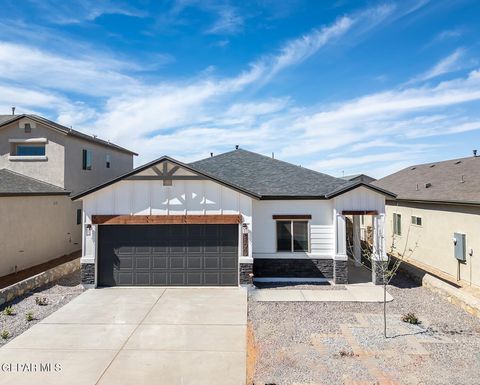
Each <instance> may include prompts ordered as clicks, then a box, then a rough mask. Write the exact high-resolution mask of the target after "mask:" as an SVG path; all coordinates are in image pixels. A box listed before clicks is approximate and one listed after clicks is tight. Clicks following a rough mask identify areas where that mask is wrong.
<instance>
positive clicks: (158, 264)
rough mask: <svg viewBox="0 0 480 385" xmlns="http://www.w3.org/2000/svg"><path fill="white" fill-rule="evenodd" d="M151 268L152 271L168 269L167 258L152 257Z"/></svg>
mask: <svg viewBox="0 0 480 385" xmlns="http://www.w3.org/2000/svg"><path fill="white" fill-rule="evenodd" d="M152 260H153V263H152V268H153V269H168V257H167V256H157V255H153V256H152Z"/></svg>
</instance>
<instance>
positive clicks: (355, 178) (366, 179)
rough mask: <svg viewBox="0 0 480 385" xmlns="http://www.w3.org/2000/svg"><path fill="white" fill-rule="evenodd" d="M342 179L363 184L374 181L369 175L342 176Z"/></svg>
mask: <svg viewBox="0 0 480 385" xmlns="http://www.w3.org/2000/svg"><path fill="white" fill-rule="evenodd" d="M342 179H344V180H348V181H358V180H359V181H362V182H365V183H370V182H373V181H374V180H376V179H375V178H373V177H371V176H370V175H366V174H353V175H345V176H342Z"/></svg>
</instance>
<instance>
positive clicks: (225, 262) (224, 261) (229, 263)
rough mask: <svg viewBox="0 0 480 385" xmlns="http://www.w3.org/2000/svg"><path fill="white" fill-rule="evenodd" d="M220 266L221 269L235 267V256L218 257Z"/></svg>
mask: <svg viewBox="0 0 480 385" xmlns="http://www.w3.org/2000/svg"><path fill="white" fill-rule="evenodd" d="M220 261H221V268H222V269H236V268H237V257H236V256H230V257H229V256H224V255H222V257H221V258H220Z"/></svg>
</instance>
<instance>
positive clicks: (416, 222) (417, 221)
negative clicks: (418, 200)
mask: <svg viewBox="0 0 480 385" xmlns="http://www.w3.org/2000/svg"><path fill="white" fill-rule="evenodd" d="M412 225H417V226H421V225H422V218H420V217H416V216H414V215H412Z"/></svg>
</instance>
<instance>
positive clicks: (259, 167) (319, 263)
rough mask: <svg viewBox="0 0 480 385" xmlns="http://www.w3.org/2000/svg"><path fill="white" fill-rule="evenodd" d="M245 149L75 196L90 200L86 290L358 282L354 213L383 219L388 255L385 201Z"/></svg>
mask: <svg viewBox="0 0 480 385" xmlns="http://www.w3.org/2000/svg"><path fill="white" fill-rule="evenodd" d="M386 196H387V197H390V198H391V197H393V196H394V195H393V194H391V193H389V192H387V191H385V190H383V189H380V188H378V187H374V186H370V185H367V184H364V183H363V182H353V183H352V182H346V181H344V180H342V179H339V178H334V177H331V176H329V175H326V174H322V173H319V172H316V171H312V170H309V169H306V168H304V167H300V166H295V165H292V164H290V163H286V162H283V161H279V160H276V159H272V158H269V157H266V156H263V155H259V154H256V153H253V152H249V151H245V150H242V149H236V150H234V151H231V152H227V153H224V154H220V155H218V156H212V157H210V158H207V159H203V160H200V161H198V162H194V163H190V164H184V163H181V162H179V161H177V160H175V159H172V158H170V157H167V156H163V157H161V158H159V159H157V160H155V161H153V162H151V163H148V164H146V165H144V166H141V167H139V168H136V169H135V170H133V171H131V172H129V173H127V174H125V175H122V176H121V177H118V178H115V179H112V180H111V181H109V182H107V183H104V184H101V185H99V186H97V187H95V188H93V189H90V190H87V191H85V192H82V193H80V194H77V195H75V196H74V197H73V199H74V200H82V201H83V209H84V215H83V218H84V224H83V229H84V237H83V254H82V259H81V263H82V280H83V283H84V284H86V285H96V286H113V285H128V286H130V285H167V286H174V285H179V286H186V285H194V286H202V285H206V286H208V285H212V286H217V285H224V286H236V285H238V284H239V283H247V282H251V274H252V273H253V275H254V277H255V279H258V280H269V279H270V280H271V279H274V280H282V279H283V280H288V281H291V280H296V279H299V280H305V279H308V280H316V281H318V280H333V281H334V282H336V283H346V282H347V280H348V269H347V250H346V231H345V216H346V215H351V214H356V215H360V214H365V213H369V214H371V215H374V218H375V220H374V223H375V230H374V231H375V234H376V236H375V237H374V239H375V242H376V243H377V245H378V248H377V249H376V250H378V256H377V259H380V258H384V256H385V254H384V245H383V240H382V238H381V234H383V218H384V210H385V197H386Z"/></svg>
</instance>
